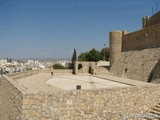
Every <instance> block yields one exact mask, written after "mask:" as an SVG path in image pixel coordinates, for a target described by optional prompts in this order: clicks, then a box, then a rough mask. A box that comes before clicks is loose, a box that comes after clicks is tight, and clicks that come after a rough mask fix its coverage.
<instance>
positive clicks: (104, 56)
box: [100, 47, 109, 61]
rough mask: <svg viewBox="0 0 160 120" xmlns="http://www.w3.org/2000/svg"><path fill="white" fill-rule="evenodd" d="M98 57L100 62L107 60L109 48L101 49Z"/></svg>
mask: <svg viewBox="0 0 160 120" xmlns="http://www.w3.org/2000/svg"><path fill="white" fill-rule="evenodd" d="M100 55H101V60H104V58H105V60H107V61H108V60H109V48H107V47H106V48H103V49H101V51H100Z"/></svg>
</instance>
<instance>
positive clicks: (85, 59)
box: [78, 52, 88, 61]
mask: <svg viewBox="0 0 160 120" xmlns="http://www.w3.org/2000/svg"><path fill="white" fill-rule="evenodd" d="M87 55H88V52H84V53H81V54H80V55H79V56H78V60H79V61H87V58H86V56H87Z"/></svg>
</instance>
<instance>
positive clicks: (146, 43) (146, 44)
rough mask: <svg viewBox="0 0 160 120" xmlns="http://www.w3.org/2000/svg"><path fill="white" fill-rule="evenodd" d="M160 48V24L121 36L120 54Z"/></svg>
mask: <svg viewBox="0 0 160 120" xmlns="http://www.w3.org/2000/svg"><path fill="white" fill-rule="evenodd" d="M157 47H160V24H156V25H153V26H150V27H147V28H145V29H143V30H139V31H136V32H133V33H129V34H126V35H124V36H123V40H122V52H125V51H132V50H142V49H147V48H157Z"/></svg>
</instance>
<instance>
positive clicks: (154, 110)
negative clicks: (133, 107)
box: [146, 103, 160, 120]
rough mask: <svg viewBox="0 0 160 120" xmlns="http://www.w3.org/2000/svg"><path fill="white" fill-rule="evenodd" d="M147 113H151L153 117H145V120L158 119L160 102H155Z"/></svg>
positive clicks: (159, 118) (159, 117) (159, 116)
mask: <svg viewBox="0 0 160 120" xmlns="http://www.w3.org/2000/svg"><path fill="white" fill-rule="evenodd" d="M148 115H152V116H153V118H146V120H160V103H157V104H156V105H155V106H154V107H153V108H152V109H150V110H149V112H148Z"/></svg>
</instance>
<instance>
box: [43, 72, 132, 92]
mask: <svg viewBox="0 0 160 120" xmlns="http://www.w3.org/2000/svg"><path fill="white" fill-rule="evenodd" d="M45 83H46V84H49V85H53V86H55V87H58V88H61V89H64V90H76V86H77V85H80V86H81V89H99V88H111V87H128V86H130V85H127V84H122V83H118V82H113V81H110V80H106V79H102V78H98V77H93V76H77V75H70V76H54V77H52V78H50V79H49V80H47V81H46V82H45Z"/></svg>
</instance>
